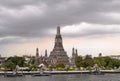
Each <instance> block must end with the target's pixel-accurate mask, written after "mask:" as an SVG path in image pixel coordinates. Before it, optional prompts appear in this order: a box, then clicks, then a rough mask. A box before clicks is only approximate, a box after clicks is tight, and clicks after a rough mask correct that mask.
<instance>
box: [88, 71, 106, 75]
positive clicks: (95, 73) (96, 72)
mask: <svg viewBox="0 0 120 81" xmlns="http://www.w3.org/2000/svg"><path fill="white" fill-rule="evenodd" d="M90 74H92V75H104V73H102V72H101V71H91V72H90Z"/></svg>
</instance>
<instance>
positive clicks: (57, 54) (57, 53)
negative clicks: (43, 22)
mask: <svg viewBox="0 0 120 81" xmlns="http://www.w3.org/2000/svg"><path fill="white" fill-rule="evenodd" d="M74 51H75V52H74ZM76 55H77V50H74V48H73V49H72V57H71V59H70V58H69V57H68V55H67V52H66V51H65V50H64V47H63V42H62V36H61V33H60V26H57V32H56V36H55V44H54V48H53V50H52V51H51V52H50V55H49V56H48V54H47V50H45V54H44V56H39V49H38V48H36V56H35V65H39V64H41V63H44V64H45V65H46V66H49V65H55V64H56V63H63V64H64V65H72V66H74V65H75V62H74V58H75V56H76ZM70 60H71V61H70Z"/></svg>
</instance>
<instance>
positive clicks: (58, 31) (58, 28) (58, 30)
mask: <svg viewBox="0 0 120 81" xmlns="http://www.w3.org/2000/svg"><path fill="white" fill-rule="evenodd" d="M57 35H60V26H59V25H58V26H57Z"/></svg>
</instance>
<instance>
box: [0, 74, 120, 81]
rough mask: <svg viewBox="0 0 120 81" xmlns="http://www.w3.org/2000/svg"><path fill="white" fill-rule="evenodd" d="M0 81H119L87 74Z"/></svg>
mask: <svg viewBox="0 0 120 81" xmlns="http://www.w3.org/2000/svg"><path fill="white" fill-rule="evenodd" d="M0 81H120V74H105V75H89V74H68V75H65V74H63V75H62V74H59V75H52V76H31V75H26V76H24V77H4V76H0Z"/></svg>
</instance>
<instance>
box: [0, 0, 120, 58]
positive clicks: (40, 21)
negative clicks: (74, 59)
mask: <svg viewBox="0 0 120 81" xmlns="http://www.w3.org/2000/svg"><path fill="white" fill-rule="evenodd" d="M58 24H59V25H60V27H61V34H62V37H63V46H64V49H65V51H66V52H67V54H68V56H71V54H72V48H73V47H74V48H75V49H76V48H77V49H78V54H79V55H82V56H84V55H86V54H91V55H92V56H98V54H99V53H102V54H103V55H104V56H105V55H120V43H119V42H120V0H0V54H1V56H7V57H8V56H14V55H18V56H22V55H35V52H36V48H39V53H40V55H41V54H42V55H44V51H45V49H47V50H48V55H49V54H50V52H51V51H52V49H53V47H54V38H55V34H56V28H57V26H58Z"/></svg>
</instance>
